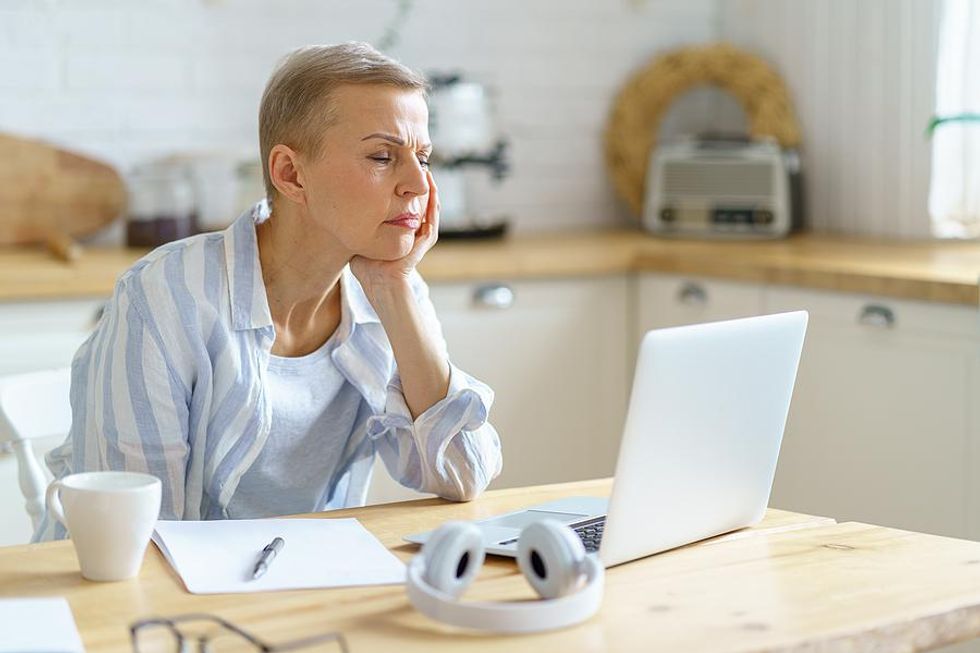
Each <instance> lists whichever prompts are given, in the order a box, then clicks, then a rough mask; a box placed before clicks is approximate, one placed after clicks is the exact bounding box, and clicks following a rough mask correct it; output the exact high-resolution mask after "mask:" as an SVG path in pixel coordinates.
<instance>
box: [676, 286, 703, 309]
mask: <svg viewBox="0 0 980 653" xmlns="http://www.w3.org/2000/svg"><path fill="white" fill-rule="evenodd" d="M677 301H679V302H680V303H681V304H687V305H688V306H703V305H704V304H707V303H708V291H706V290H705V289H704V286H702V285H701V284H697V283H693V282H691V281H688V282H687V283H685V284H684V285H683V286H681V289H680V290H678V291H677Z"/></svg>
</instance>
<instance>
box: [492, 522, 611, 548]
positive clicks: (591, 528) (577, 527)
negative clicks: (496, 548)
mask: <svg viewBox="0 0 980 653" xmlns="http://www.w3.org/2000/svg"><path fill="white" fill-rule="evenodd" d="M570 526H571V528H572V530H573V531H575V534H576V535H578V537H579V539H580V540H582V544H583V545H584V546H585V552H586V553H595V552H596V551H598V550H599V544H601V543H602V529H603V528H605V526H606V516H605V515H602V516H601V517H596V518H594V519H590V520H589V521H584V522H581V523H578V524H570ZM515 542H517V538H516V537H515V538H514V539H512V540H504V541H503V542H500V546H505V545H507V544H514V543H515Z"/></svg>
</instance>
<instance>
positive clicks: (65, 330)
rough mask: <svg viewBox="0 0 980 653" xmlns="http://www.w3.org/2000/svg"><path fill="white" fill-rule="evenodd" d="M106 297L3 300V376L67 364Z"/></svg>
mask: <svg viewBox="0 0 980 653" xmlns="http://www.w3.org/2000/svg"><path fill="white" fill-rule="evenodd" d="M104 303H105V299H102V298H100V299H80V300H63V301H55V302H47V301H45V302H0V375H5V374H16V373H19V372H30V371H34V370H41V369H50V368H55V367H67V366H68V365H70V364H71V359H72V357H74V355H75V351H76V350H77V349H78V347H79V345H81V344H82V342H84V341H85V339H86V338H87V337H88V336H89V334H90V333H91V332H92V329H93V327H95V323H96V320H97V318H98V315H99V312H100V311H101V308H102V306H103V304H104Z"/></svg>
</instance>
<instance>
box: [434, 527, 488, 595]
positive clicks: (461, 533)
mask: <svg viewBox="0 0 980 653" xmlns="http://www.w3.org/2000/svg"><path fill="white" fill-rule="evenodd" d="M420 555H421V556H422V558H423V560H424V561H425V571H424V572H423V574H422V579H423V580H424V581H425V582H426V584H428V585H429V586H431V587H433V588H435V589H437V590H439V591H440V592H444V593H446V594H449V595H450V596H452V597H453V598H459V596H460V595H461V594H462V593H463V591H464V590H465V589H466V588H467V587H469V585H470V583H472V582H473V579H474V578H476V575H477V573H478V572H479V571H480V567H482V566H483V559H484V557H485V556H486V552H485V551H484V549H483V538H482V537H481V536H480V530H479V529H478V528H477V527H476V526H474V525H473V524H471V523H469V522H464V521H455V522H446V523H445V524H443V525H442V526H440V527H439V529H438V530H436V531H435V532H434V533H433V534H432V535H431V536H430V537H429V539H428V540H426V542H425V544H423V545H422V553H421V554H420Z"/></svg>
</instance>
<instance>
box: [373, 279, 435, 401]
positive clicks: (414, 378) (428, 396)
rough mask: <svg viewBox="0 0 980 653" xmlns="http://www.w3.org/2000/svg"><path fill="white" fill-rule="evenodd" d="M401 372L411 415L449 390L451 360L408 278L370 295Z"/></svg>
mask: <svg viewBox="0 0 980 653" xmlns="http://www.w3.org/2000/svg"><path fill="white" fill-rule="evenodd" d="M370 299H371V303H372V304H373V306H374V309H375V311H376V312H377V314H378V317H379V318H381V324H382V326H384V329H385V332H386V333H387V335H388V342H390V343H391V349H392V351H393V352H394V355H395V362H396V363H397V365H398V372H399V375H400V376H401V382H402V392H403V393H404V395H405V402H406V403H407V404H408V409H409V410H410V411H411V412H412V417H413V418H417V417H418V416H419V415H421V414H422V413H424V412H425V411H426V410H428V409H429V408H430V407H431V406H433V405H434V404H435V403H437V402H438V401H440V400H442V399H444V398H445V397H446V393H447V392H448V391H449V361H448V360H446V357H445V355H444V354H443V353H442V352H441V351H440V349H439V347H438V345H437V339H436V338H435V337H433V336H434V334H432V333H430V332H428V331H427V330H426V323H425V321H424V320H423V317H422V312H421V310H420V309H419V306H418V302H416V300H415V296H414V294H413V293H412V288H411V286H410V284H409V282H408V280H407V279H406V280H405V281H404V283H401V282H399V283H396V284H392V283H386V284H382V285H379V287H378V289H377V290H375V291H374V292H372V293H371V295H370Z"/></svg>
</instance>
